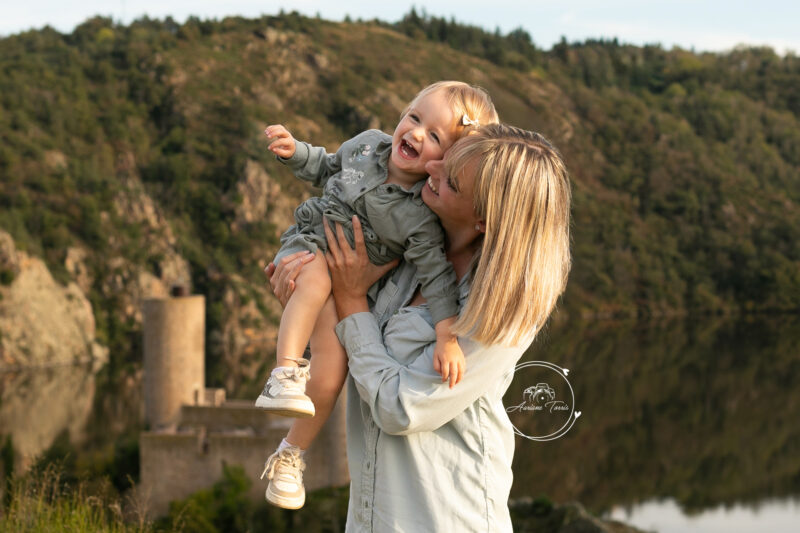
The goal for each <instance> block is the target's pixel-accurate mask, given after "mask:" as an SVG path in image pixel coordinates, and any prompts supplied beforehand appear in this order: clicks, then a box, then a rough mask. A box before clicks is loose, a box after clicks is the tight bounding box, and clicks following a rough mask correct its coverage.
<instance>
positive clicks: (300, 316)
mask: <svg viewBox="0 0 800 533" xmlns="http://www.w3.org/2000/svg"><path fill="white" fill-rule="evenodd" d="M496 122H498V119H497V113H496V111H495V109H494V106H493V104H492V102H491V100H490V98H489V96H488V94H486V92H485V91H483V90H482V89H479V88H476V87H472V86H470V85H468V84H466V83H461V82H450V81H448V82H438V83H434V84H432V85H430V86H428V87H426V88H425V89H423V90H422V91H420V93H419V94H417V96H416V97H415V98H414V99H413V100H412V102H411V103H410V104H409V105H408V107H407V108H406V109H405V110H404V111H403V113H402V115H401V118H400V122H399V123H398V125H397V127H396V128H395V130H394V134H393V135H392V136H389V135H387V134H385V133H383V132H381V131H378V130H369V131H366V132H363V133H361V134H359V135H357V136H355V137H354V138H352V139H350V140H349V141H346V142H345V143H344V144H342V146H341V147H340V148H339V150H338V151H337V152H336V153H335V154H327V153H326V152H325V149H324V148H319V147H312V146H311V145H309V144H307V143H304V142H297V141H295V139H294V138H293V137H292V135H291V134H290V133H289V131H288V130H286V128H284V127H283V126H281V125H273V126H269V127H267V129H266V130H265V133H266V135H267V137H268V138H269V139H273V141H272V143H271V144H270V146H269V149H270V150H271V151H272V152H274V153H275V154H276V155H277V156H278V158H279V160H281V161H282V162H284V163H286V164H287V165H288V166H289V168H291V169H292V171H293V172H294V173H295V175H296V176H297V177H298V178H300V179H304V180H307V181H310V182H312V183H313V184H314V185H316V186H318V187H324V194H323V195H322V196H321V197H314V198H310V199H309V200H307V201H305V202H304V203H303V204H301V205H300V206H299V207H298V208H297V210H296V211H295V225H294V226H292V227H290V228H289V229H288V230H287V231H286V233H284V234H283V236H281V245H282V246H281V249H280V250H279V252H278V254H277V256H276V258H275V260H274V262H275V263H277V262H278V261H279V260H280V259H281V258H283V257H285V256H287V255H290V254H293V253H295V252H298V251H302V250H307V251H310V252H317V251H318V250H322V251H323V252H324V251H326V250H327V241H326V239H325V231H324V226H323V223H324V222H323V217H324V218H325V219H327V220H328V221H329V223H330V225H331V228H332V229H333V224H334V223H336V224H339V225H341V226H342V227H343V229H344V233H345V235H346V237H347V239H348V240H349V242H350V244H351V245H352V243H353V227H352V217H353V215H357V216H358V218H359V221H360V222H361V225H362V228H363V232H364V241H365V245H366V248H367V253H368V255H369V259H370V261H372V262H373V263H375V264H378V265H381V264H385V263H388V262H390V261H392V260H393V259H396V258H400V257H402V258H404V259H405V260H406V261H410V262H412V263H413V264H414V265H415V266H416V267H417V277H418V278H419V280H420V291H421V293H422V296H424V297H425V299H426V300H427V303H428V306H429V307H430V312H431V316H432V317H433V321H434V323H435V324H436V326H435V331H436V345H435V348H434V367H435V368H436V370H437V372H439V373H440V374H441V375H442V381H447V380H449V381H450V387H452V386H453V385H455V383H456V382H457V378H456V376H457V375H458V368H459V367H461V368H462V369H463V366H464V355H463V353H462V352H461V349H460V348H459V346H458V342H457V341H456V338H455V337H454V336H453V334H452V333H451V331H450V326H452V324H454V323H455V320H456V318H457V317H456V315H457V312H458V303H457V297H458V293H457V289H456V277H455V273H454V272H453V269H452V266H451V265H450V263H448V261H447V258H446V257H445V254H444V233H443V231H442V228H441V226H440V225H439V221H438V219H437V217H436V215H434V214H433V212H431V211H430V209H428V208H427V206H425V204H424V203H423V202H422V198H421V196H420V191H421V190H422V187H423V186H424V184H425V181H424V180H425V178H426V177H427V173H426V171H425V164H426V163H427V162H428V161H432V160H438V159H442V157H443V156H444V153H445V152H446V151H447V149H448V148H449V147H450V146H451V145H452V144H453V143H454V142H455V141H456V140H457V139H458V138H460V137H462V136H463V135H466V134H468V133H469V131H471V130H472V129H473V128H474V127H477V126H478V125H479V124H489V123H496ZM330 293H331V284H330V276H329V274H328V268H327V263H326V261H325V258H324V257H323V255H322V254H316V255H315V256H314V258H313V259H312V260H311V261H310V262H309V263H307V264H306V265H304V266H303V268H302V270H301V271H300V273H299V275H298V277H297V279H296V282H295V289H294V292H293V293H292V295H291V297H290V298H289V301H288V302H287V304H286V307H285V309H284V311H283V315H282V317H281V323H280V329H279V331H278V342H277V359H278V366H277V367H276V368H275V369H274V370H273V371H272V374H271V375H270V377H269V379H268V380H267V383H266V385H265V386H264V390H263V392H262V393H261V395H260V396H259V397H258V399H257V400H256V406H258V407H261V408H263V409H266V410H268V411H271V412H274V413H277V414H281V415H285V416H294V417H297V418H298V420H296V421H295V422H294V424H293V425H292V428H291V430H290V431H289V434H288V435H287V437H286V438H285V439H284V440H283V442H282V443H281V445H280V447H279V448H278V450H277V451H276V452H275V453H274V454H273V455H272V456H271V457H270V458H269V459H268V461H267V464H266V466H265V468H264V473H263V474H262V478H263V477H265V476H266V477H268V478H269V479H270V483H269V486H268V487H267V491H266V498H267V500H268V501H270V502H271V503H273V504H275V505H278V506H280V507H284V508H289V509H297V508H300V507H302V505H303V504H304V502H305V489H304V487H303V484H302V470H303V469H304V468H305V464H304V462H303V459H302V454H303V453H304V452H303V450H305V449H306V448H307V447H308V446H309V445H310V444H311V441H312V440H313V439H314V437H315V436H316V434H317V433H318V431H319V429H320V428H321V427H322V424H323V423H324V422H325V420H326V419H327V417H328V415H329V414H330V411H331V409H332V408H333V406H334V404H335V402H336V398H337V396H338V394H339V392H340V391H341V388H342V385H343V384H344V380H345V378H346V376H347V356H346V354H345V352H344V348H343V347H342V346H341V344H340V343H339V341H338V339H337V337H336V333H335V331H334V328H335V326H336V323H337V321H338V319H337V315H336V310H335V307H334V303H333V300H332V296H331V294H330ZM309 340H310V342H311V353H312V354H313V361H314V380H313V381H312V382H311V385H310V386H309V394H310V395H311V396H313V401H312V399H311V398H309V397H308V396H307V395H306V387H305V385H306V381H307V380H309V379H310V372H309V370H310V369H309V361H308V360H306V359H304V358H303V352H304V351H305V348H306V346H307V344H308V342H309ZM309 417H313V418H309Z"/></svg>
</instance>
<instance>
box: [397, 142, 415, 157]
mask: <svg viewBox="0 0 800 533" xmlns="http://www.w3.org/2000/svg"><path fill="white" fill-rule="evenodd" d="M397 150H398V151H399V152H400V154H401V155H402V156H403V157H405V158H406V159H416V158H417V157H419V152H417V151H416V150H415V149H414V147H413V146H411V145H410V144H408V142H407V141H406V140H405V139H403V140H402V141H400V147H399V148H398V149H397Z"/></svg>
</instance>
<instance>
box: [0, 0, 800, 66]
mask: <svg viewBox="0 0 800 533" xmlns="http://www.w3.org/2000/svg"><path fill="white" fill-rule="evenodd" d="M412 6H414V7H416V8H417V11H418V12H421V10H422V9H423V8H424V9H425V11H426V12H427V13H428V14H430V15H435V16H437V17H446V18H448V19H449V18H451V17H454V18H455V19H456V20H457V21H458V22H461V23H464V24H472V25H476V26H482V27H484V28H486V29H488V30H492V31H493V30H494V29H496V28H499V29H500V31H501V32H503V33H507V32H508V31H510V30H512V29H515V28H518V27H520V26H521V27H522V28H524V29H525V30H526V31H527V32H528V33H529V34H530V35H531V36H532V38H533V41H534V43H536V45H537V46H539V47H540V48H544V49H549V48H550V47H551V46H552V45H553V44H554V43H556V42H558V41H559V40H560V39H561V36H564V37H566V39H567V40H568V41H569V42H574V41H583V40H585V39H588V38H601V37H602V38H613V37H617V38H618V39H619V40H620V41H621V42H624V43H630V44H636V45H643V44H656V43H658V44H661V45H662V46H663V47H665V48H672V47H673V46H679V47H681V48H684V49H694V50H697V51H725V50H729V49H731V48H733V47H735V46H737V45H739V44H747V45H759V46H760V45H767V46H771V47H772V48H773V49H774V50H775V51H776V52H778V53H781V54H783V53H786V52H787V51H788V50H792V51H794V52H795V53H800V30H798V29H797V28H798V27H800V2H797V0H761V1H759V2H753V1H752V0H751V1H740V0H727V1H723V0H672V1H647V0H606V1H605V2H598V1H597V0H562V1H560V2H559V1H557V0H548V1H541V0H490V1H487V0H483V1H481V2H474V1H462V2H455V1H452V0H445V1H439V2H427V3H423V2H417V3H410V2H409V3H405V2H364V1H363V0H293V1H286V0H261V1H254V0H227V1H224V2H222V1H219V0H217V1H211V0H168V1H167V0H76V1H72V2H65V1H64V0H57V1H56V0H16V1H15V0H0V35H2V36H6V35H10V34H13V33H19V32H21V31H25V30H28V29H31V28H41V27H43V26H45V25H50V26H52V27H54V28H56V29H57V30H59V31H61V32H64V33H68V32H71V31H72V29H73V28H74V27H75V26H76V25H77V24H79V23H80V22H82V21H84V20H86V19H87V18H89V17H91V16H93V15H97V14H100V15H104V16H110V17H111V18H113V19H114V20H115V21H117V22H123V23H126V24H127V23H129V22H130V21H132V20H134V19H136V18H138V17H140V16H142V15H147V16H149V17H151V18H165V17H166V16H168V15H170V16H172V17H173V18H174V19H175V20H177V21H179V22H183V21H184V20H185V19H186V17H187V16H189V15H195V16H198V17H200V18H216V19H221V18H223V17H225V16H228V15H242V16H245V17H258V16H260V15H262V14H265V15H274V14H277V13H278V12H279V11H280V10H281V9H284V10H285V11H292V10H296V11H299V12H300V13H302V14H304V15H308V16H315V15H316V14H319V15H320V16H321V17H322V18H324V19H327V20H334V21H340V20H342V19H344V17H345V16H346V15H349V16H350V17H351V18H352V19H354V20H355V19H359V18H361V19H365V20H369V19H373V18H379V19H381V20H384V21H387V22H395V21H397V20H399V19H401V18H402V16H403V15H404V14H406V13H408V12H409V10H410V9H411V7H412Z"/></svg>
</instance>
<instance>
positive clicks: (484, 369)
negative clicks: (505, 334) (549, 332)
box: [336, 312, 527, 435]
mask: <svg viewBox="0 0 800 533" xmlns="http://www.w3.org/2000/svg"><path fill="white" fill-rule="evenodd" d="M413 314H414V313H409V315H413ZM416 318H417V319H419V320H424V319H422V318H421V317H420V316H419V315H417V317H416ZM409 326H410V328H409V329H413V330H415V332H412V333H410V335H412V336H414V337H415V341H418V340H419V337H420V335H419V334H421V333H422V332H423V331H424V330H416V328H414V327H413V324H409ZM427 329H428V330H431V333H430V335H429V337H428V338H427V339H425V340H427V341H429V342H428V344H426V345H424V347H423V348H421V349H420V348H419V344H418V343H417V344H415V343H414V342H403V341H402V339H400V340H398V342H396V343H393V344H392V345H391V346H390V347H389V348H388V349H387V347H386V346H385V345H384V342H383V337H382V335H381V331H380V328H379V327H378V323H377V321H376V319H375V317H374V315H373V314H372V313H367V312H364V313H356V314H353V315H350V316H348V317H346V318H345V319H344V320H342V321H341V322H340V323H339V324H338V325H337V326H336V333H337V334H338V336H339V340H340V341H341V342H342V344H343V345H344V347H345V349H346V350H347V355H348V359H349V362H348V365H349V370H350V375H351V376H352V377H353V380H354V382H355V385H356V389H357V390H358V393H359V395H360V396H361V399H362V400H364V401H365V402H366V403H367V404H369V407H370V410H371V412H372V417H373V419H374V420H375V423H376V424H377V425H378V427H380V428H381V430H382V431H384V432H386V433H389V434H392V435H408V434H411V433H417V432H421V431H433V430H435V429H437V428H439V427H440V426H442V425H444V424H446V423H447V422H449V421H450V420H452V419H453V418H454V417H456V416H457V415H458V414H460V413H461V412H463V411H464V409H466V408H467V407H469V406H470V405H471V404H472V403H474V402H475V401H476V400H477V399H478V398H480V397H481V396H483V395H484V394H486V393H487V392H490V391H492V390H493V389H494V390H496V389H497V388H499V387H502V386H505V385H504V384H506V383H507V379H510V377H511V375H512V374H513V371H514V366H515V365H516V363H517V361H518V360H519V358H520V357H521V356H522V354H523V353H524V351H525V349H526V348H527V345H524V346H523V345H520V346H514V347H505V346H498V345H492V346H485V345H482V344H479V343H476V342H474V341H471V340H469V339H459V344H460V345H461V349H462V350H463V352H464V356H465V357H466V362H467V371H466V373H465V374H464V378H463V379H462V380H461V382H460V383H459V384H458V385H456V386H455V387H453V388H452V389H451V388H449V387H448V384H447V383H442V378H441V376H440V375H439V374H438V373H436V372H435V371H434V370H433V346H434V343H435V341H436V338H435V335H433V332H432V329H431V328H430V325H428V327H427ZM389 350H391V351H392V353H391V354H390V352H389ZM399 351H410V352H414V353H399ZM416 352H419V353H416ZM398 360H410V361H411V362H410V363H409V364H407V365H404V364H401V363H399V362H398ZM498 392H502V391H498Z"/></svg>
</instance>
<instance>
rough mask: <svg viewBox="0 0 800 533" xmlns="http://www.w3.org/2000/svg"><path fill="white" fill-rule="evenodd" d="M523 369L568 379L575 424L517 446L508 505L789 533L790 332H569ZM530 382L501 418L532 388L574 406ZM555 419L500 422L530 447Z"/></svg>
mask: <svg viewBox="0 0 800 533" xmlns="http://www.w3.org/2000/svg"><path fill="white" fill-rule="evenodd" d="M524 359H525V361H529V362H530V361H537V360H543V361H548V362H550V363H554V364H556V365H558V366H560V367H565V368H568V369H569V374H568V376H567V377H566V379H568V381H569V383H570V384H571V386H572V389H573V392H574V403H575V410H579V411H580V413H581V414H580V417H579V418H578V419H577V420H576V422H575V424H574V426H573V427H572V428H571V429H570V430H569V431H568V432H567V433H566V434H565V435H563V436H561V437H560V438H558V439H555V440H552V441H547V442H536V441H531V440H528V439H524V438H522V437H518V438H517V448H516V454H515V460H514V473H515V480H514V485H513V487H512V497H524V496H530V497H536V496H539V495H546V496H547V497H549V498H550V499H552V500H554V501H566V500H578V501H581V502H582V503H584V505H586V507H587V508H588V509H589V510H591V511H592V512H594V513H597V514H601V515H605V516H612V517H614V518H618V519H621V520H623V521H627V522H630V523H632V524H634V525H637V526H639V527H642V528H646V529H650V530H655V531H663V532H672V531H681V532H694V531H697V532H700V531H703V532H716V531H759V530H765V531H800V504H798V500H799V499H800V394H798V392H797V391H798V385H800V318H798V317H758V318H745V319H740V320H735V321H732V320H730V319H727V320H721V319H720V320H713V319H704V320H684V321H679V322H670V323H664V324H641V323H594V324H586V325H583V326H575V325H571V324H566V325H562V326H560V327H556V328H553V329H552V330H550V331H549V332H547V333H546V334H545V335H544V336H543V338H541V339H540V340H539V341H537V342H536V343H535V345H534V346H533V348H532V349H531V350H530V351H529V352H528V353H527V354H526V356H525V358H524ZM539 370H540V372H539V374H531V369H530V368H527V369H522V370H520V369H518V371H517V374H516V375H515V377H514V381H513V382H512V385H511V387H510V388H509V391H508V393H507V394H506V397H505V400H504V403H505V405H506V406H512V405H519V404H520V403H521V401H522V400H521V398H523V394H524V390H525V389H526V388H529V387H531V386H533V387H534V388H536V387H538V388H539V389H542V387H540V386H539V385H540V384H541V383H549V384H550V386H551V388H552V389H553V393H552V394H551V395H550V396H547V395H545V397H544V400H551V401H552V400H553V399H554V400H555V401H559V400H561V401H564V402H565V403H566V404H569V403H570V402H571V395H570V394H568V387H566V386H565V384H564V379H562V378H559V376H558V375H557V374H556V373H555V372H553V371H552V370H545V369H543V368H540V369H539ZM548 372H549V375H548ZM548 380H549V381H548ZM553 396H555V398H552V397H553ZM570 407H571V406H570ZM548 416H549V417H550V418H551V420H549V421H548V420H547V419H546V417H548ZM558 416H561V417H562V418H561V419H555V420H553V417H558ZM563 416H564V414H563V413H561V414H559V413H558V412H553V413H549V412H547V411H546V410H540V411H528V412H519V411H518V412H515V413H511V414H510V417H511V420H512V422H514V423H515V425H516V426H517V427H518V428H519V429H520V431H522V432H523V433H526V434H528V435H545V434H547V433H546V431H545V428H546V427H547V424H545V422H548V423H549V424H550V425H551V426H552V427H557V426H560V425H561V423H562V422H563ZM537 424H538V425H537ZM543 424H544V425H543Z"/></svg>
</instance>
